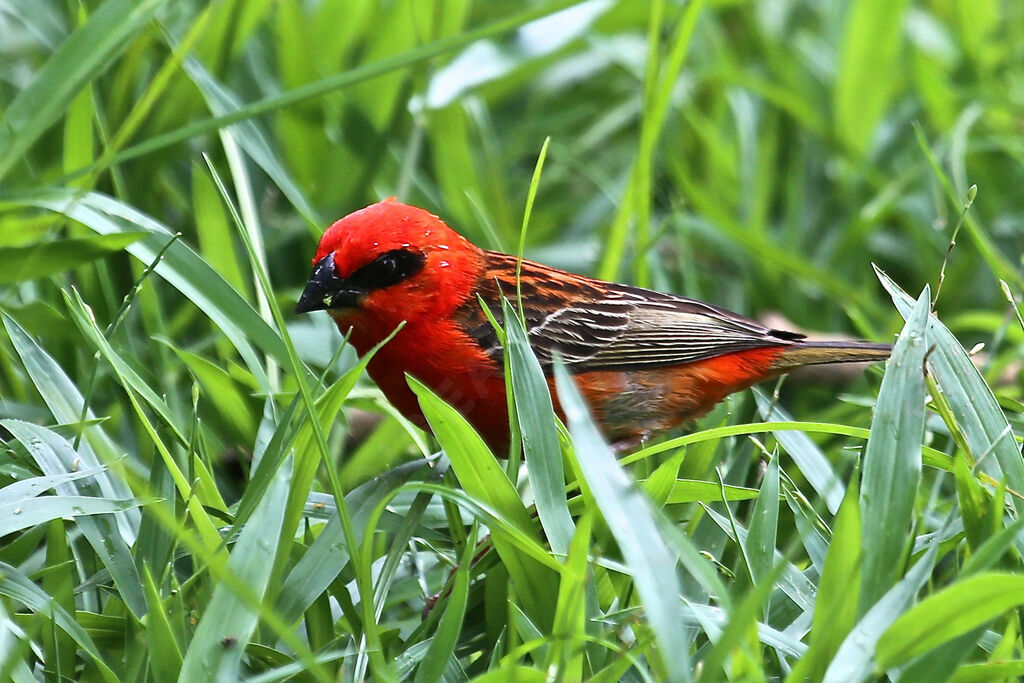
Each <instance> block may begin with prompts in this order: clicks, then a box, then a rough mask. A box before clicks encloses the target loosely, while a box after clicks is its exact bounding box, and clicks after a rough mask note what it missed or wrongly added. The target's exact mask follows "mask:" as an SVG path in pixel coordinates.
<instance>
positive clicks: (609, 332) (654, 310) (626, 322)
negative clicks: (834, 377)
mask: <svg viewBox="0 0 1024 683" xmlns="http://www.w3.org/2000/svg"><path fill="white" fill-rule="evenodd" d="M488 257H489V265H490V267H489V268H488V269H487V271H485V273H484V276H483V277H482V278H481V282H480V283H479V291H480V292H481V295H482V297H483V299H484V300H485V301H487V303H488V307H489V308H490V309H491V311H492V313H494V315H495V317H496V318H497V319H498V320H501V297H502V296H505V297H506V298H508V299H509V300H510V301H515V298H516V283H515V272H516V268H515V266H516V259H515V257H512V256H507V255H504V254H497V253H495V252H490V253H488ZM520 291H521V294H522V307H523V312H524V314H525V317H526V325H527V329H528V333H529V337H530V345H531V346H532V347H533V350H534V353H536V355H537V358H538V360H539V361H540V363H541V365H542V366H543V367H544V370H545V372H549V371H550V368H551V365H552V363H553V361H554V357H555V355H556V354H558V355H560V356H561V357H562V358H563V359H564V360H565V362H566V363H567V364H568V365H569V367H570V369H571V370H572V371H573V372H575V373H580V372H589V371H595V370H629V369H639V368H653V367H659V366H664V365H679V364H683V363H693V362H696V361H699V360H704V359H707V358H713V357H716V356H721V355H724V354H727V353H735V352H737V351H745V350H749V349H757V348H764V347H768V346H785V345H790V344H793V343H796V342H798V341H799V340H800V339H801V338H802V336H801V335H798V334H794V333H790V332H783V331H779V330H770V329H768V328H766V327H764V326H762V325H760V324H758V323H757V322H755V321H753V320H750V319H748V318H744V317H742V316H739V315H737V314H735V313H732V312H730V311H727V310H725V309H722V308H718V307H716V306H712V305H710V304H706V303H703V302H701V301H696V300H694V299H687V298H685V297H681V296H676V295H673V294H666V293H663V292H656V291H652V290H646V289H640V288H638V287H630V286H628V285H619V284H614V283H608V282H602V281H599V280H592V279H590V278H586V277H583V276H580V275H573V274H571V273H566V272H563V271H560V270H556V269H553V268H548V267H547V266H543V265H541V264H538V263H533V262H531V261H526V260H524V261H523V262H522V272H521V280H520ZM473 309H475V310H476V313H475V314H474V313H473ZM460 315H461V316H462V317H463V321H462V322H463V325H464V326H465V327H466V329H467V330H468V331H469V332H470V334H471V335H473V336H474V337H475V338H476V339H477V340H478V342H479V343H480V345H481V347H482V348H483V349H484V350H485V351H486V352H487V353H488V354H490V355H491V356H492V357H494V358H495V359H496V360H500V357H501V345H500V343H499V342H498V339H497V335H496V334H495V333H494V330H493V329H492V328H491V325H490V322H489V321H488V320H487V319H486V316H484V314H483V312H482V311H481V310H480V307H479V304H478V302H476V301H472V302H467V304H466V305H464V306H463V309H462V310H461V311H460Z"/></svg>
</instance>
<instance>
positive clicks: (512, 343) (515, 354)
mask: <svg viewBox="0 0 1024 683" xmlns="http://www.w3.org/2000/svg"><path fill="white" fill-rule="evenodd" d="M502 310H503V315H504V320H505V332H506V334H507V341H506V343H505V345H506V352H507V353H508V355H509V369H510V374H511V383H512V393H513V397H514V399H515V403H516V416H517V417H518V419H519V429H520V431H521V433H522V437H523V451H524V453H525V456H526V462H527V467H528V469H529V474H530V483H531V484H532V485H533V492H534V498H535V500H536V502H537V513H538V514H539V515H540V523H541V526H543V527H544V533H545V535H546V536H547V538H548V542H549V543H550V544H551V548H552V550H554V551H555V552H556V553H557V554H559V555H565V554H566V553H567V552H568V551H569V542H570V540H571V539H572V536H573V531H574V527H573V523H572V517H570V516H569V508H568V506H567V504H566V498H565V473H564V472H563V471H562V451H561V448H560V447H559V445H558V431H557V429H556V427H555V412H554V408H553V407H552V405H551V393H550V391H549V389H548V383H547V381H546V380H545V379H544V372H543V371H542V370H541V367H540V363H539V362H537V357H536V356H535V355H534V354H533V350H532V349H531V348H530V342H529V341H528V339H527V336H526V330H525V329H523V324H522V322H521V321H520V319H519V317H518V316H517V315H516V314H515V312H514V311H513V309H512V306H511V305H509V302H508V301H507V300H505V299H503V300H502Z"/></svg>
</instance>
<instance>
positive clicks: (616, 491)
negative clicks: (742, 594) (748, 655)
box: [555, 362, 691, 681]
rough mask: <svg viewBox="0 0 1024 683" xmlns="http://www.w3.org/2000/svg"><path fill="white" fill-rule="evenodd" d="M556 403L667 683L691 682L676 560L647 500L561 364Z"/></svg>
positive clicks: (558, 373) (557, 371) (556, 371)
mask: <svg viewBox="0 0 1024 683" xmlns="http://www.w3.org/2000/svg"><path fill="white" fill-rule="evenodd" d="M555 385H556V387H557V389H558V400H559V403H560V404H561V406H562V410H563V411H564V412H565V416H566V422H567V424H568V427H569V432H570V434H572V439H573V444H574V448H575V450H576V451H578V453H579V457H577V458H576V461H577V465H578V467H579V470H580V472H582V473H583V477H584V479H585V480H586V482H587V485H588V486H589V488H590V490H591V492H592V493H593V495H594V498H595V500H596V501H597V505H598V507H599V509H600V510H601V515H602V516H603V517H604V520H605V522H607V524H608V528H609V529H610V530H611V532H612V535H613V536H614V537H615V540H616V541H617V542H618V544H619V547H620V548H621V549H622V554H623V557H624V558H625V560H626V564H627V565H628V566H629V569H630V573H631V575H632V578H633V582H634V585H635V586H636V591H637V593H638V594H639V596H640V602H641V604H642V605H643V607H644V612H645V614H646V616H647V620H648V622H649V623H650V625H651V629H652V630H653V631H654V634H655V638H656V639H657V642H658V645H659V656H660V658H661V660H662V662H663V666H664V667H665V670H666V671H667V672H668V674H669V678H670V680H673V681H688V680H690V678H691V675H690V668H689V662H688V661H687V658H686V656H685V653H686V652H687V651H688V650H689V646H688V643H687V642H686V639H685V638H684V637H683V633H682V631H681V630H680V629H679V628H678V621H679V612H680V606H679V595H680V593H681V588H680V585H679V577H678V576H677V575H676V562H675V560H674V558H673V557H672V555H671V554H670V553H669V552H668V550H667V548H666V546H665V541H664V539H663V538H662V537H661V534H660V533H659V532H658V527H657V523H656V521H655V517H654V514H653V510H652V506H651V503H650V501H649V500H648V499H647V498H646V497H645V496H644V494H643V493H642V491H641V489H640V488H639V487H638V486H637V485H636V483H635V482H633V481H632V480H631V479H630V478H629V475H627V474H626V472H625V470H623V469H622V468H621V467H620V466H619V464H618V463H617V462H616V460H615V455H614V454H613V453H612V451H611V448H610V447H609V446H608V444H607V443H605V441H604V438H603V437H602V436H601V433H600V432H599V431H598V429H597V426H596V425H595V424H594V421H593V419H592V418H591V417H590V414H589V409H588V408H587V406H586V403H584V401H583V397H582V396H580V394H579V390H578V389H577V388H576V385H575V384H574V383H573V380H572V378H571V377H570V376H569V373H568V371H567V370H566V369H565V366H564V365H563V364H562V363H560V362H558V363H556V365H555Z"/></svg>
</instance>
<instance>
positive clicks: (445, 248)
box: [437, 244, 449, 251]
mask: <svg viewBox="0 0 1024 683" xmlns="http://www.w3.org/2000/svg"><path fill="white" fill-rule="evenodd" d="M437 248H438V249H444V250H446V251H447V250H448V248H449V247H448V245H447V244H439V245H437Z"/></svg>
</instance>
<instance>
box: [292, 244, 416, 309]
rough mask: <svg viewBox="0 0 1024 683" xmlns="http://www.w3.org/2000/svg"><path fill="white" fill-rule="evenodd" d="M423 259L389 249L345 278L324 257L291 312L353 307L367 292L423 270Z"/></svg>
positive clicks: (316, 266) (387, 285) (406, 252)
mask: <svg viewBox="0 0 1024 683" xmlns="http://www.w3.org/2000/svg"><path fill="white" fill-rule="evenodd" d="M424 260H425V259H424V257H423V254H420V253H417V252H413V251H409V250H407V249H392V250H391V251H389V252H386V253H384V254H381V255H380V256H378V257H377V258H375V259H374V260H372V261H370V262H369V263H367V264H366V265H365V266H363V267H361V268H359V269H358V270H356V271H355V272H354V273H352V274H351V275H350V276H348V277H347V278H341V277H338V273H337V271H336V270H335V267H334V254H333V253H331V254H327V255H326V256H324V257H323V258H322V259H320V260H319V261H317V264H316V265H315V266H313V274H312V275H310V277H309V282H307V283H306V289H305V291H303V292H302V296H301V297H299V303H298V305H297V306H296V307H295V312H296V313H309V312H310V311H323V310H327V309H331V308H355V307H357V306H358V305H359V302H360V300H361V299H362V298H363V297H364V296H366V295H367V294H369V293H370V292H372V291H374V290H377V289H384V288H385V287H391V286H392V285H397V284H398V283H399V282H402V281H403V280H406V279H408V278H410V277H412V276H413V275H415V274H416V273H418V272H420V271H421V270H423V262H424Z"/></svg>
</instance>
